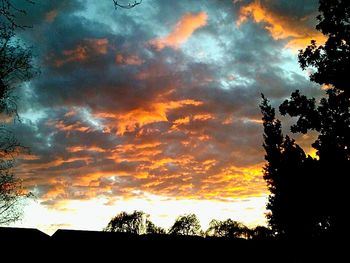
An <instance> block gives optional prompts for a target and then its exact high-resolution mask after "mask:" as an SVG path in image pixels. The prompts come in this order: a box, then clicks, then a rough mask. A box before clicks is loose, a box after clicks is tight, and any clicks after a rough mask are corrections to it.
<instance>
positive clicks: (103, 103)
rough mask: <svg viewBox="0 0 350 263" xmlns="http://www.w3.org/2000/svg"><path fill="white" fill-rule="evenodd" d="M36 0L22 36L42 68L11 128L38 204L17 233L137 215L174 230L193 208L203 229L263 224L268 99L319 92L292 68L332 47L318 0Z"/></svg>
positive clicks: (306, 141)
mask: <svg viewBox="0 0 350 263" xmlns="http://www.w3.org/2000/svg"><path fill="white" fill-rule="evenodd" d="M19 2H20V1H19ZM36 2H37V3H36V4H35V5H28V6H27V7H28V9H27V10H28V14H27V16H26V18H25V19H24V20H23V23H26V24H30V25H32V28H29V29H26V30H25V31H20V35H21V37H22V38H23V40H24V41H26V42H27V43H28V44H29V45H30V46H32V47H33V53H34V55H35V60H36V63H37V64H38V65H39V66H40V71H41V73H40V74H39V75H38V76H36V77H35V78H34V79H33V80H32V81H31V82H29V83H26V84H25V85H23V86H22V87H21V88H20V89H18V91H17V94H18V97H19V102H18V107H19V114H20V117H21V120H22V121H21V122H16V123H15V124H13V126H14V127H13V128H14V130H15V132H16V135H17V137H18V138H19V139H20V141H21V142H22V144H23V145H25V146H27V147H29V148H30V153H31V154H30V155H29V154H28V155H23V156H21V158H20V159H19V160H18V165H17V167H16V170H15V173H16V175H17V176H19V177H20V178H22V179H23V180H24V185H25V187H27V188H28V189H30V190H31V191H32V192H33V193H34V194H35V195H36V197H37V198H36V201H33V202H30V204H29V205H28V206H26V208H25V214H24V218H23V220H22V221H21V222H18V223H16V226H21V227H35V228H39V229H41V230H43V231H45V232H47V233H53V232H54V231H55V230H56V229H58V228H72V229H92V230H101V229H102V228H103V227H105V226H106V225H107V223H108V221H109V220H110V218H111V217H112V216H114V215H116V214H117V213H118V212H120V211H128V212H131V211H133V210H135V209H137V210H143V211H145V212H147V213H149V214H150V215H151V220H152V221H153V222H154V223H155V224H157V225H160V226H163V227H166V228H167V227H169V226H170V225H171V224H172V223H173V222H174V220H175V218H176V216H178V215H180V214H185V213H190V212H193V213H196V214H197V215H198V217H199V219H200V221H201V223H202V225H203V228H206V227H207V225H208V222H209V221H210V220H211V219H213V218H217V219H227V218H232V219H233V220H237V221H241V222H243V223H245V224H247V225H249V226H254V225H257V224H262V225H264V224H266V222H265V217H264V213H265V204H266V198H267V196H268V191H267V189H266V185H265V182H264V180H263V178H262V166H263V164H264V150H263V148H262V124H261V114H260V112H259V107H258V105H259V102H260V94H261V93H264V94H265V95H266V96H267V97H268V98H269V99H270V100H271V101H272V103H273V105H278V104H279V103H281V102H282V101H283V100H284V99H285V98H287V97H288V96H289V95H290V93H291V92H292V91H294V90H296V89H300V90H302V92H303V93H304V94H307V95H309V96H313V97H319V96H321V95H322V94H324V91H323V90H322V87H320V86H318V85H316V84H313V83H311V82H310V81H309V79H308V74H310V72H309V71H304V72H303V71H301V69H300V68H299V65H298V62H297V52H298V49H301V48H304V47H305V46H306V45H307V44H308V43H309V42H310V40H311V39H316V40H317V42H318V43H322V41H324V38H323V36H322V35H320V33H319V32H317V31H315V29H314V27H315V24H316V20H315V16H316V15H317V8H318V1H317V0H308V1H304V0H294V1H290V0H261V1H258V0H253V1H252V0H234V1H232V0H207V1H204V0H203V1H199V0H143V2H142V4H141V5H138V6H136V7H135V8H133V9H131V10H124V9H117V10H115V9H114V6H113V1H112V0H100V1H93V0H80V1H78V0H53V1H43V0H42V1H39V0H38V1H36ZM120 3H127V0H120ZM282 120H283V121H284V124H286V122H289V120H288V119H286V118H282ZM284 130H285V132H288V125H285V126H284ZM293 137H294V138H295V139H296V140H297V142H298V143H300V144H301V145H302V146H304V147H306V148H310V142H311V140H312V136H310V134H308V136H307V137H306V136H301V135H293ZM309 153H310V154H312V151H311V150H310V152H309Z"/></svg>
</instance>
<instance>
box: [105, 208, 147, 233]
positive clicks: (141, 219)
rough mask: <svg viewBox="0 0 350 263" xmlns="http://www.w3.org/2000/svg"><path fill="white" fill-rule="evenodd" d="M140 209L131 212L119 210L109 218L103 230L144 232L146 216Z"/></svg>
mask: <svg viewBox="0 0 350 263" xmlns="http://www.w3.org/2000/svg"><path fill="white" fill-rule="evenodd" d="M147 216H148V215H147V214H145V213H144V212H142V211H134V212H133V213H131V214H128V213H127V212H121V213H119V214H118V215H116V216H115V217H113V218H112V219H111V221H110V222H109V223H108V225H107V227H106V228H105V229H104V231H108V232H123V233H131V234H143V233H145V232H146V217H147Z"/></svg>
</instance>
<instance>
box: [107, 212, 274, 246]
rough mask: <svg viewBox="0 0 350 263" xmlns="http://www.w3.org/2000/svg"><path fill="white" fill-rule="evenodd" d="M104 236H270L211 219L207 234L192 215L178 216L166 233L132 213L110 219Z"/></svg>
mask: <svg viewBox="0 0 350 263" xmlns="http://www.w3.org/2000/svg"><path fill="white" fill-rule="evenodd" d="M103 231H105V232H118V233H130V234H137V235H141V234H143V235H157V234H159V235H165V234H168V235H181V236H201V237H222V238H244V239H268V238H271V237H272V232H271V230H270V229H269V228H267V227H264V226H257V227H255V228H248V227H247V226H245V225H244V224H242V223H240V222H237V221H233V220H232V219H227V220H224V221H220V220H216V219H213V220H212V221H211V222H210V223H209V227H208V229H207V230H206V231H203V230H202V229H201V225H200V221H199V219H198V218H197V216H196V215H195V214H185V215H180V216H178V217H177V218H176V220H175V222H174V224H173V225H172V226H171V227H170V228H169V229H168V230H166V229H164V228H161V227H158V226H156V225H155V224H154V223H153V222H152V221H150V220H149V215H148V214H146V213H144V212H143V211H134V212H132V213H127V212H120V213H119V214H118V215H116V216H115V217H113V218H112V219H111V220H110V222H109V223H108V225H107V226H106V227H105V228H104V229H103Z"/></svg>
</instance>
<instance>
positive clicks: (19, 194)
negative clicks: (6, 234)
mask: <svg viewBox="0 0 350 263" xmlns="http://www.w3.org/2000/svg"><path fill="white" fill-rule="evenodd" d="M23 150H24V149H23V147H22V146H21V145H20V143H19V142H18V141H17V139H16V138H15V137H14V136H13V133H12V132H11V131H9V130H8V129H6V127H3V126H0V224H9V223H12V222H15V221H17V220H19V219H20V216H21V215H22V212H23V211H22V208H23V205H24V204H25V202H24V201H25V199H26V198H27V197H30V196H32V194H31V193H28V192H26V191H24V189H23V187H22V182H21V180H19V179H17V178H16V177H15V176H14V174H13V173H12V172H11V171H12V168H13V166H14V162H15V158H16V156H17V155H18V154H19V153H20V152H23Z"/></svg>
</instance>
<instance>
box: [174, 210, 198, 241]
mask: <svg viewBox="0 0 350 263" xmlns="http://www.w3.org/2000/svg"><path fill="white" fill-rule="evenodd" d="M169 234H171V235H185V236H199V235H200V234H201V225H200V223H199V220H198V218H197V216H196V215H195V214H189V215H183V216H179V217H178V218H177V219H176V221H175V223H174V224H173V226H172V227H171V228H170V230H169Z"/></svg>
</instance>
